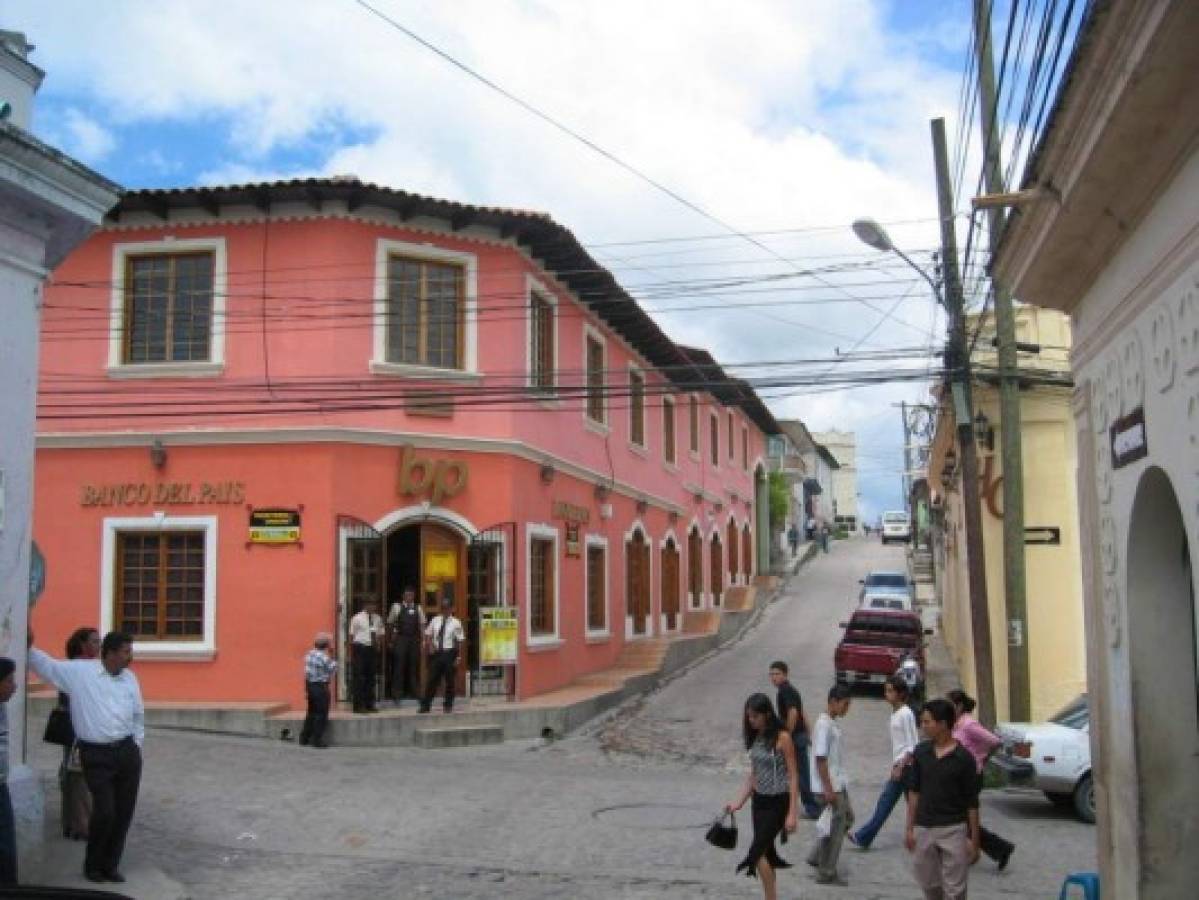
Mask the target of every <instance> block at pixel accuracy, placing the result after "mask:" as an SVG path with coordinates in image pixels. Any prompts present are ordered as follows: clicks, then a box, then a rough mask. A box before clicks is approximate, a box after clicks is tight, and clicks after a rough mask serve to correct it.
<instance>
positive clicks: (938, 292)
mask: <svg viewBox="0 0 1199 900" xmlns="http://www.w3.org/2000/svg"><path fill="white" fill-rule="evenodd" d="M891 251H892V252H893V253H894V254H895V255H896V256H898V257H899V258H900V259H902V260H903V261H904V262H905V263H907V264H908V265H909V266H911V267H912V268H913V269H915V270H916V272H917V273H918V274H919V275H920V277H921V278H923V279H924V280H925V281H927V282H928V286H929V287H930V288H932V289H933V296H935V297H936V298H937V302H938V303H940V304H941V305H942V306H944V305H945V300H944V298H943V297H942V296H941V287H940V285H938V284H937V283H936V282H935V281H933V280H932V278H931V277H929V274H928V273H927V272H926V271H924V269H922V268H920V266H918V265H916V263H915V262H913V261H912V258H911V257H910V256H908V255H907V254H906V253H904V252H903V251H902V250H900V249H899V248H898V247H895V246H892V247H891Z"/></svg>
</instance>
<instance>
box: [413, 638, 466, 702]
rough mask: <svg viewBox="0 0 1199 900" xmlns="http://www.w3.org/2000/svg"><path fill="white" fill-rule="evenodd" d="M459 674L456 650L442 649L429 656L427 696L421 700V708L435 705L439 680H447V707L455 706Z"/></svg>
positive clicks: (426, 683) (426, 684)
mask: <svg viewBox="0 0 1199 900" xmlns="http://www.w3.org/2000/svg"><path fill="white" fill-rule="evenodd" d="M457 674H458V652H457V651H456V650H441V651H439V652H437V653H434V654H433V655H432V656H430V657H429V680H428V681H426V682H425V697H424V699H423V700H421V703H420V708H421V709H424V710H427V709H429V708H430V707H431V706H432V705H433V697H434V696H436V694H437V684H438V682H440V681H442V680H443V679H444V680H445V708H446V709H447V710H449V709H452V708H453V706H454V687H455V684H454V683H455V681H457Z"/></svg>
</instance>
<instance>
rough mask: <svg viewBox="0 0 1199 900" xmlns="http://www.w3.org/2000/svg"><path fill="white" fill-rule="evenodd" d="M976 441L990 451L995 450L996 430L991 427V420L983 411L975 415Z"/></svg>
mask: <svg viewBox="0 0 1199 900" xmlns="http://www.w3.org/2000/svg"><path fill="white" fill-rule="evenodd" d="M974 439H975V440H976V441H978V443H979V445H980V446H982V447H985V448H986V449H987V450H988V451H990V450H994V449H995V429H994V428H992V427H991V420H990V419H988V418H987V414H986V413H984V412H983V411H982V410H981V409H980V410H979V411H978V412H977V413H975V414H974Z"/></svg>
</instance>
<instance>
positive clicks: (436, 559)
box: [425, 550, 458, 578]
mask: <svg viewBox="0 0 1199 900" xmlns="http://www.w3.org/2000/svg"><path fill="white" fill-rule="evenodd" d="M457 577H458V552H457V551H456V550H426V551H425V578H457Z"/></svg>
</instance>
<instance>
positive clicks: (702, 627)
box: [683, 609, 720, 634]
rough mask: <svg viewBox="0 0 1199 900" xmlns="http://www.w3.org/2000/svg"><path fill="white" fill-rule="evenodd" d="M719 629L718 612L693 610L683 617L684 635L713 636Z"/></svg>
mask: <svg viewBox="0 0 1199 900" xmlns="http://www.w3.org/2000/svg"><path fill="white" fill-rule="evenodd" d="M719 627H720V612H719V611H718V610H714V609H695V610H690V611H688V612H687V613H685V614H684V615H683V633H684V634H715V633H716V630H717V629H718V628H719Z"/></svg>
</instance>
